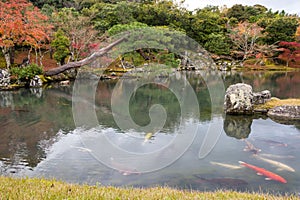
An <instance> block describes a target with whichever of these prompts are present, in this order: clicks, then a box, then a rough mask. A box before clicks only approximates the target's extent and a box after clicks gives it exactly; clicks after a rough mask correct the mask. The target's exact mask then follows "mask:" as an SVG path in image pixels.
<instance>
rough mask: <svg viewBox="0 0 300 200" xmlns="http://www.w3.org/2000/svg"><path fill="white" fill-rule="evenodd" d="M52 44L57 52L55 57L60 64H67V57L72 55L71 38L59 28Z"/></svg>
mask: <svg viewBox="0 0 300 200" xmlns="http://www.w3.org/2000/svg"><path fill="white" fill-rule="evenodd" d="M51 46H52V47H53V48H54V49H55V53H54V55H53V56H54V59H55V60H56V61H57V62H59V64H60V65H63V64H65V60H66V58H67V57H68V56H69V55H70V51H69V46H70V41H69V38H67V37H66V36H65V35H64V32H63V31H62V30H58V31H57V32H56V33H55V35H54V40H53V41H52V42H51Z"/></svg>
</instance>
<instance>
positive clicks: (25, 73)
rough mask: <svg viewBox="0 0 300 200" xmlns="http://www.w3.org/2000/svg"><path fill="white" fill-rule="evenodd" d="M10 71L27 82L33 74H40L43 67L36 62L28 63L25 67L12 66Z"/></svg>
mask: <svg viewBox="0 0 300 200" xmlns="http://www.w3.org/2000/svg"><path fill="white" fill-rule="evenodd" d="M10 73H11V75H13V76H15V77H16V78H17V79H18V80H20V81H21V82H29V81H30V80H31V79H32V78H33V77H34V76H35V75H40V74H42V73H43V69H42V68H41V67H40V66H38V65H37V64H30V65H28V66H26V67H12V68H11V69H10Z"/></svg>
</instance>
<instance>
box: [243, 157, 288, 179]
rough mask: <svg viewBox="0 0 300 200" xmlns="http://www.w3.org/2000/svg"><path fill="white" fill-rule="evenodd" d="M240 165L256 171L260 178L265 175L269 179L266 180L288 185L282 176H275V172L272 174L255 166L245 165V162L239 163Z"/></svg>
mask: <svg viewBox="0 0 300 200" xmlns="http://www.w3.org/2000/svg"><path fill="white" fill-rule="evenodd" d="M239 163H240V164H241V165H243V166H245V167H248V168H250V169H252V170H254V171H256V172H257V175H259V176H262V175H263V176H265V177H267V178H266V180H274V181H278V182H280V183H287V181H286V180H285V179H284V178H282V177H281V176H279V175H277V174H274V173H273V172H270V171H268V170H266V169H264V168H260V167H256V166H254V165H251V164H248V163H245V162H243V161H239Z"/></svg>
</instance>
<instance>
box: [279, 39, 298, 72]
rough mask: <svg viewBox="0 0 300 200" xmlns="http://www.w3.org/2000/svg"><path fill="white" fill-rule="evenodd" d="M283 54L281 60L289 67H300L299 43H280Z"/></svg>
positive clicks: (280, 56)
mask: <svg viewBox="0 0 300 200" xmlns="http://www.w3.org/2000/svg"><path fill="white" fill-rule="evenodd" d="M279 46H280V47H281V49H280V50H281V51H282V54H280V55H279V57H278V58H279V59H281V60H283V61H285V62H286V65H287V66H299V65H300V43H298V42H280V43H279Z"/></svg>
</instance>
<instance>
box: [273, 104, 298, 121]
mask: <svg viewBox="0 0 300 200" xmlns="http://www.w3.org/2000/svg"><path fill="white" fill-rule="evenodd" d="M268 116H269V117H270V118H274V119H275V120H276V119H277V120H283V121H291V120H292V121H299V120H300V106H291V105H284V106H277V107H275V108H272V109H270V110H269V111H268Z"/></svg>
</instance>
